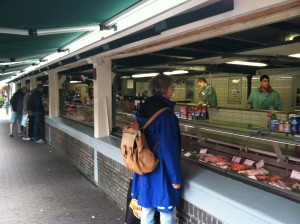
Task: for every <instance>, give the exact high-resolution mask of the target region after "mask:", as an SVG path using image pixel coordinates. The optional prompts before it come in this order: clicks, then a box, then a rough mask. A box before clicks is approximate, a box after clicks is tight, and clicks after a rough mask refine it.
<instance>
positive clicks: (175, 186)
mask: <svg viewBox="0 0 300 224" xmlns="http://www.w3.org/2000/svg"><path fill="white" fill-rule="evenodd" d="M172 186H173V187H174V188H175V189H179V188H180V184H172Z"/></svg>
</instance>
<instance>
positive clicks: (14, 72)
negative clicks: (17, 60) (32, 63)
mask: <svg viewBox="0 0 300 224" xmlns="http://www.w3.org/2000/svg"><path fill="white" fill-rule="evenodd" d="M19 73H20V71H13V72H4V73H1V75H11V74H19Z"/></svg>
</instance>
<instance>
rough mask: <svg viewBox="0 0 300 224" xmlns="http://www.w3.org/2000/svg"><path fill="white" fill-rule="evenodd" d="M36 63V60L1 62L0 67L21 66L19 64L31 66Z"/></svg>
mask: <svg viewBox="0 0 300 224" xmlns="http://www.w3.org/2000/svg"><path fill="white" fill-rule="evenodd" d="M35 62H38V60H25V61H14V62H2V63H0V65H21V64H31V63H35Z"/></svg>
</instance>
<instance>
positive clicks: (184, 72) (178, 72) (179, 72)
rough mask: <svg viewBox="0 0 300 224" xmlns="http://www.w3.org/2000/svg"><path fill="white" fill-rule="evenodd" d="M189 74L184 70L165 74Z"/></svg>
mask: <svg viewBox="0 0 300 224" xmlns="http://www.w3.org/2000/svg"><path fill="white" fill-rule="evenodd" d="M187 73H189V72H188V71H184V70H175V71H172V72H164V74H165V75H179V74H187Z"/></svg>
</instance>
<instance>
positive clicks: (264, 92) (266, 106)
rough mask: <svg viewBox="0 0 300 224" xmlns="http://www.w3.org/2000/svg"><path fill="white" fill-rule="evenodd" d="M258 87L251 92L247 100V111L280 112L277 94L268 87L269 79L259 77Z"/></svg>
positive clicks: (266, 76)
mask: <svg viewBox="0 0 300 224" xmlns="http://www.w3.org/2000/svg"><path fill="white" fill-rule="evenodd" d="M259 80H260V87H259V88H258V89H255V90H253V91H252V92H251V94H250V96H249V98H248V100H247V106H246V107H247V109H256V110H273V109H274V110H277V111H280V110H282V103H281V98H280V95H279V93H278V92H277V91H276V90H274V89H273V88H272V87H271V86H270V77H269V76H268V75H262V76H261V77H260V79H259Z"/></svg>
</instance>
